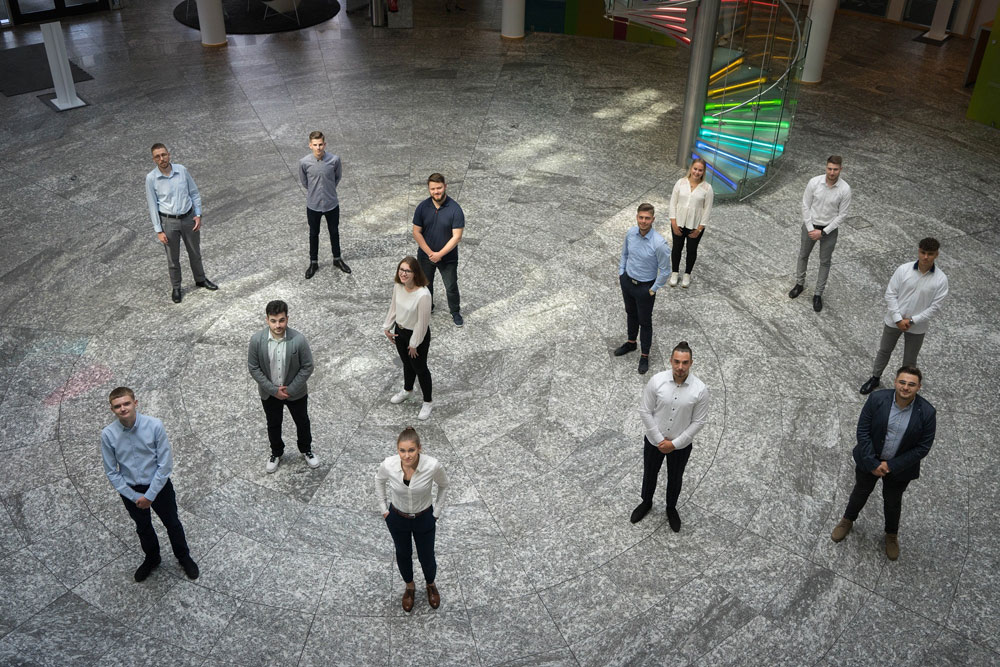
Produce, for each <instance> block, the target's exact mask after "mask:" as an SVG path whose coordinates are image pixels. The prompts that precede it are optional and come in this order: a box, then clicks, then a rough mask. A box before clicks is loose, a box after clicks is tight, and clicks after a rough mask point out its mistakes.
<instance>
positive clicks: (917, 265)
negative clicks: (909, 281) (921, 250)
mask: <svg viewBox="0 0 1000 667" xmlns="http://www.w3.org/2000/svg"><path fill="white" fill-rule="evenodd" d="M936 268H937V264H931V268H930V269H929V270H928V271H927V273H934V270H935V269H936ZM913 270H914V271H919V270H920V260H917V261H915V262H914V263H913Z"/></svg>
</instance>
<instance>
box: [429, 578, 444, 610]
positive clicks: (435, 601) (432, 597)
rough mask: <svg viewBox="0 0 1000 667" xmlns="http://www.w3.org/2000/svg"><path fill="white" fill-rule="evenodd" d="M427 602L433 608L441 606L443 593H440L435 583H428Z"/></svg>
mask: <svg viewBox="0 0 1000 667" xmlns="http://www.w3.org/2000/svg"><path fill="white" fill-rule="evenodd" d="M427 604H429V605H430V606H431V609H437V608H438V607H440V606H441V594H440V593H438V589H437V586H435V585H434V584H427Z"/></svg>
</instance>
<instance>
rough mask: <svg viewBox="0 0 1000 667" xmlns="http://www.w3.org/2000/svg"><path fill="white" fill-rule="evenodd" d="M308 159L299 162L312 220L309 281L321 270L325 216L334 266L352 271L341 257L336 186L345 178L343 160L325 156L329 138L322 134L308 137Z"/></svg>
mask: <svg viewBox="0 0 1000 667" xmlns="http://www.w3.org/2000/svg"><path fill="white" fill-rule="evenodd" d="M309 150H310V151H312V152H311V153H310V154H309V155H307V156H305V157H304V158H302V159H301V160H299V182H301V183H302V187H304V188H305V189H306V218H307V219H308V220H309V268H308V269H306V279H307V280H308V279H309V278H312V277H313V276H314V275H316V272H317V271H318V270H319V226H320V223H321V222H322V220H323V217H324V216H326V228H327V230H328V231H329V232H330V247H331V249H332V250H333V265H334V266H336V267H337V268H338V269H340V270H341V271H343V272H344V273H350V272H351V267H349V266H347V263H346V262H345V261H344V260H343V259H341V257H340V202H339V200H338V199H337V185H339V184H340V177H341V175H342V170H341V165H340V157H339V156H337V155H333V154H332V153H327V152H326V138H325V137H324V136H323V133H322V132H318V131H317V132H310V133H309Z"/></svg>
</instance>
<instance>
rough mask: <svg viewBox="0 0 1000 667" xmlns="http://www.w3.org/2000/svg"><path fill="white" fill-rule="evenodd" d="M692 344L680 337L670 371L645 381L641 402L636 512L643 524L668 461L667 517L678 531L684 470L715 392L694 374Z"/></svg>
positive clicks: (671, 358)
mask: <svg viewBox="0 0 1000 667" xmlns="http://www.w3.org/2000/svg"><path fill="white" fill-rule="evenodd" d="M691 361H692V356H691V347H690V346H689V345H688V344H687V341H681V342H680V343H677V346H676V347H674V350H673V352H672V353H671V354H670V370H669V371H663V372H661V373H657V374H656V375H654V376H653V377H652V379H651V380H650V381H649V382H648V383H646V388H645V389H643V391H642V398H641V399H640V401H639V417H640V418H641V419H642V425H643V428H645V430H646V435H645V437H644V438H643V441H642V442H643V456H642V502H641V503H639V506H638V507H636V508H635V510H633V511H632V518H631V519H630V520H631V521H632V523H639V522H640V521H642V518H643V517H644V516H646V513H647V512H649V510H650V508H652V506H653V494H654V493H655V492H656V478H657V476H658V475H659V474H660V466H662V465H663V459H666V460H667V521H668V522H669V523H670V529H671V530H672V531H674V532H675V533H677V532H680V530H681V517H680V514H678V513H677V499H678V498H679V497H680V495H681V482H682V481H683V478H684V468H685V466H687V462H688V457H690V456H691V444H692V442H693V441H694V436H696V435H697V434H698V431H700V430H701V428H702V426H704V425H705V420H706V419H707V418H708V408H709V406H710V404H711V401H712V399H711V396H710V394H709V391H708V387H706V386H705V383H704V382H702V381H701V380H699V379H698V378H697V377H695V376H694V375H691Z"/></svg>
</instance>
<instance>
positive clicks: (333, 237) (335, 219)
mask: <svg viewBox="0 0 1000 667" xmlns="http://www.w3.org/2000/svg"><path fill="white" fill-rule="evenodd" d="M324 215H325V216H326V228H327V230H328V231H329V232H330V248H332V249H333V258H334V259H340V207H339V206H338V207H336V208H333V209H331V210H329V211H314V210H312V209H311V208H306V218H307V219H308V220H309V261H310V262H315V261H317V260H318V259H319V226H320V223H321V222H322V219H323V216H324Z"/></svg>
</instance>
